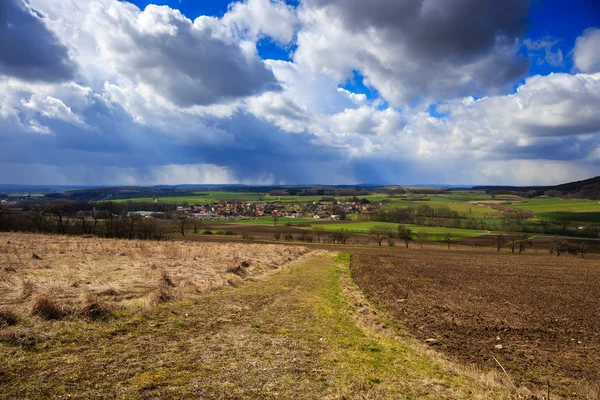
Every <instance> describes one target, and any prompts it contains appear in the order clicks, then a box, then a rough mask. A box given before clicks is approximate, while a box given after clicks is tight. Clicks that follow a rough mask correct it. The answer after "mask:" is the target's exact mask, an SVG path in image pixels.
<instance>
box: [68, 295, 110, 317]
mask: <svg viewBox="0 0 600 400" xmlns="http://www.w3.org/2000/svg"><path fill="white" fill-rule="evenodd" d="M78 308H79V309H78V310H77V311H78V312H77V314H78V316H81V317H84V318H88V319H93V320H98V319H105V318H108V317H110V316H111V315H112V313H113V308H112V307H110V306H109V305H108V304H107V303H106V302H104V301H102V300H101V299H100V298H99V297H98V296H97V295H95V294H93V293H84V294H83V295H82V296H81V301H80V304H79V307H78Z"/></svg>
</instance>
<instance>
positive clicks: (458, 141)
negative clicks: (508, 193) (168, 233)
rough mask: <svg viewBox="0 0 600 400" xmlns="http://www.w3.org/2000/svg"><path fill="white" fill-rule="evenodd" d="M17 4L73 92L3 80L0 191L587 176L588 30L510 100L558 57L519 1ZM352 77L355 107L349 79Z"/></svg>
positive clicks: (592, 82) (591, 97) (592, 137)
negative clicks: (271, 52) (568, 68)
mask: <svg viewBox="0 0 600 400" xmlns="http://www.w3.org/2000/svg"><path fill="white" fill-rule="evenodd" d="M10 1H13V0H10ZM30 1H31V4H33V6H34V7H35V9H36V10H40V12H43V14H44V17H39V16H38V15H37V14H35V18H38V19H40V20H42V21H43V24H44V26H46V27H47V29H49V30H50V31H52V32H53V35H55V36H53V37H54V39H56V38H59V39H60V41H61V42H62V43H65V45H67V46H68V53H69V55H70V56H71V59H72V60H75V62H76V63H77V65H78V74H77V81H76V82H77V83H75V82H74V81H68V82H61V83H55V82H39V81H28V80H25V79H24V78H23V77H7V76H6V75H4V76H0V135H1V136H2V151H1V152H0V181H2V182H16V183H18V182H27V183H48V182H51V183H57V184H58V183H74V184H159V183H171V184H177V183H191V182H193V183H254V184H256V183H264V184H283V183H287V184H298V183H323V184H336V183H339V184H342V183H350V184H351V183H365V182H367V183H371V182H374V183H458V184H468V183H506V184H515V183H518V184H534V183H556V182H559V181H567V180H570V179H576V178H585V177H587V176H588V175H590V174H593V173H594V171H596V172H597V171H598V170H600V138H599V136H600V135H599V133H600V117H598V113H597V110H596V109H597V106H596V105H597V104H600V73H597V72H592V71H593V67H592V66H593V65H594V62H590V61H589V58H590V57H591V56H593V55H594V54H595V53H594V52H591V53H590V51H589V49H590V48H592V47H590V46H591V45H589V44H588V43H587V41H588V40H590V38H594V37H595V36H594V35H595V33H594V32H595V31H586V32H585V33H584V35H583V36H582V37H581V38H580V40H578V42H577V48H576V49H575V51H574V53H573V56H574V59H575V60H577V58H579V60H580V61H581V60H583V61H581V62H580V63H579V64H578V63H577V62H576V67H577V68H578V69H579V70H580V71H583V70H584V69H585V70H589V72H587V73H575V72H573V73H571V74H568V73H563V74H551V75H547V76H533V77H530V78H528V79H526V80H525V81H524V82H523V83H522V84H520V85H519V87H518V88H517V89H516V90H514V89H513V88H512V85H513V84H515V82H517V79H520V78H521V75H522V73H523V71H524V69H526V68H527V62H525V61H524V60H523V59H522V58H519V57H518V56H517V52H518V51H525V53H526V54H528V55H529V56H530V57H533V59H534V61H535V60H536V59H539V60H541V59H542V58H543V59H544V62H548V63H550V64H552V63H554V64H558V63H559V61H560V57H561V56H562V53H560V52H559V51H558V50H556V40H555V39H547V38H544V39H542V40H539V41H532V40H523V37H522V35H523V29H524V26H525V24H526V19H527V10H528V7H527V2H522V1H516V0H515V1H509V2H506V3H505V4H503V5H502V8H501V6H500V5H498V4H496V3H497V2H483V1H475V0H457V1H453V2H448V1H442V0H403V1H401V2H399V1H392V0H378V1H377V5H378V6H379V7H375V6H373V4H371V3H367V2H364V1H358V0H347V1H344V2H342V1H341V0H303V1H301V2H300V3H299V6H298V7H292V6H290V5H287V4H285V3H284V2H283V1H281V0H246V1H243V2H238V3H234V4H233V5H232V6H231V7H230V8H229V10H228V12H227V13H226V14H225V15H224V16H223V17H221V18H218V17H214V16H200V17H199V18H197V19H196V20H194V21H192V20H190V19H189V18H188V17H186V16H184V15H182V14H181V13H180V12H178V11H177V10H175V9H172V8H169V7H158V6H153V5H151V6H148V7H147V8H145V9H144V10H140V9H139V8H137V7H136V6H134V5H132V4H130V3H127V2H119V1H116V0H94V1H89V2H87V1H86V2H81V1H75V0H30ZM13 4H17V3H13ZM19 4H20V3H19ZM3 6H4V4H3ZM475 20H478V21H479V20H480V21H483V23H482V24H481V26H479V25H478V24H476V23H474V21H475ZM32 32H33V34H37V33H39V32H38V31H32ZM54 39H53V40H54ZM263 39H266V40H271V41H273V42H275V43H278V45H280V46H285V47H288V48H290V49H291V48H294V46H295V45H297V49H296V51H295V54H294V56H293V61H282V60H262V59H261V58H260V57H259V55H258V51H257V47H256V46H257V42H260V41H261V40H263ZM1 40H2V37H1V36H0V41H1ZM56 40H57V41H58V39H56ZM42 41H43V40H42ZM57 43H58V42H57ZM523 46H525V47H523ZM524 49H525V50H524ZM586 49H587V50H586ZM0 57H2V55H0ZM586 57H587V58H586ZM592 58H593V57H592ZM586 60H588V61H586ZM361 75H362V76H363V77H364V79H363V83H364V84H365V85H367V86H371V87H372V88H375V89H376V91H371V94H370V95H369V97H367V96H366V95H365V94H363V93H360V92H361V91H360V89H359V87H360V85H358V86H357V85H353V84H352V82H348V81H347V80H348V78H351V77H355V76H361ZM507 84H508V85H510V86H511V87H510V89H508V90H501V89H502V88H504V87H505V86H506V85H507ZM379 95H381V97H379ZM481 95H484V97H481ZM431 104H434V105H435V107H433V106H432V107H430V105H431ZM432 110H433V111H432ZM466 166H468V168H467V167H466ZM15 171H18V173H17V174H15ZM548 174H551V175H552V176H551V177H550V176H548ZM550 181H552V182H550Z"/></svg>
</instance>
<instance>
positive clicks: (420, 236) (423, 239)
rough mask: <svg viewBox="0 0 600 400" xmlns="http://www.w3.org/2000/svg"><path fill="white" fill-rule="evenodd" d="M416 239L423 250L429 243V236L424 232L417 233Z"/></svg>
mask: <svg viewBox="0 0 600 400" xmlns="http://www.w3.org/2000/svg"><path fill="white" fill-rule="evenodd" d="M416 237H417V242H419V245H420V246H421V248H423V244H424V243H425V242H426V241H427V238H428V237H429V234H428V233H427V232H426V231H424V230H420V231H418V232H417V234H416Z"/></svg>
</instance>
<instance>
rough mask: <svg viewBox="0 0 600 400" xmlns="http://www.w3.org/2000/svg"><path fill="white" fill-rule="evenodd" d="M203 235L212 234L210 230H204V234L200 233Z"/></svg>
mask: <svg viewBox="0 0 600 400" xmlns="http://www.w3.org/2000/svg"><path fill="white" fill-rule="evenodd" d="M202 234H203V235H212V234H213V232H212V231H211V230H208V229H207V230H205V231H204V232H202Z"/></svg>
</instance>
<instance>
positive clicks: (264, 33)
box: [222, 0, 298, 45]
mask: <svg viewBox="0 0 600 400" xmlns="http://www.w3.org/2000/svg"><path fill="white" fill-rule="evenodd" d="M222 22H223V24H224V25H226V26H227V27H228V28H229V29H230V30H232V31H233V32H232V34H234V35H236V36H238V37H241V38H246V39H250V40H252V41H254V42H256V41H258V40H259V39H260V38H261V37H269V38H272V39H273V40H275V41H276V42H278V43H280V44H282V45H287V44H289V43H290V42H291V41H292V40H293V39H294V34H295V31H296V27H297V24H298V20H297V16H296V12H295V9H294V8H293V7H292V6H289V5H287V4H286V3H285V2H284V1H283V0H246V1H244V2H236V3H233V4H231V5H230V7H229V11H228V12H227V13H226V14H225V15H224V16H223V20H222Z"/></svg>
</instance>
